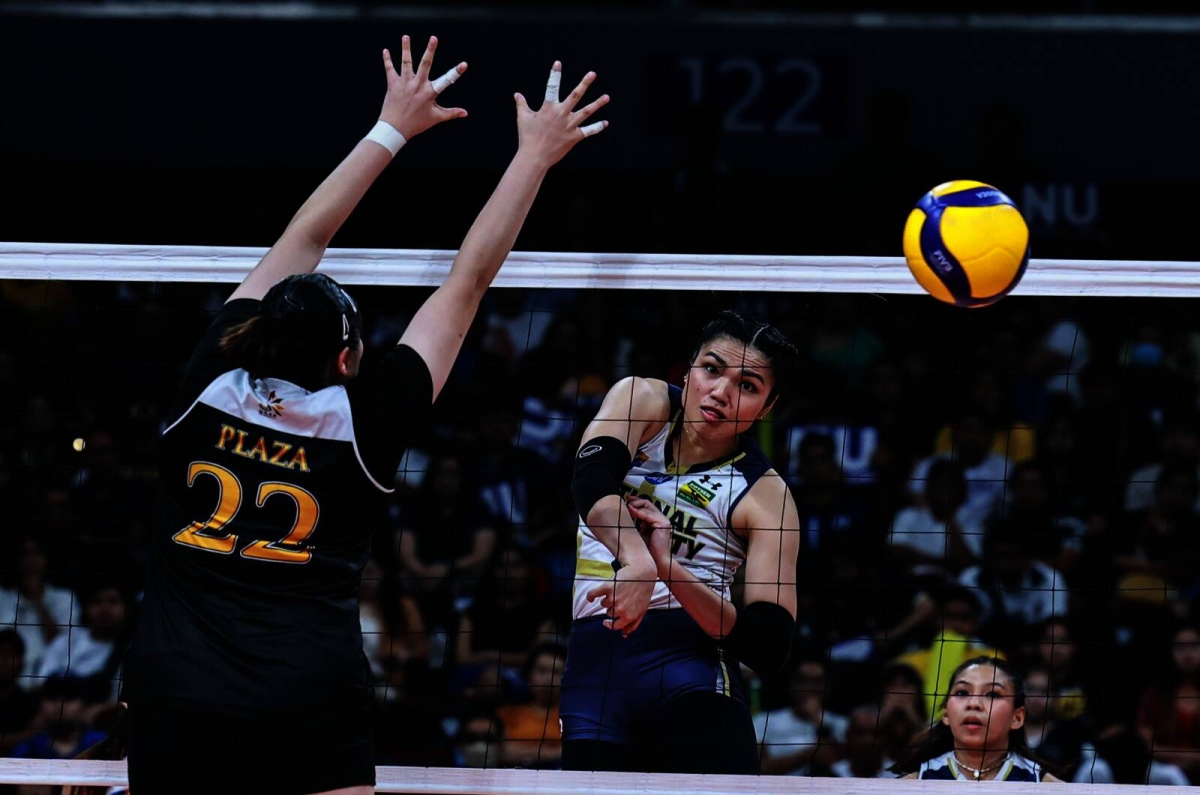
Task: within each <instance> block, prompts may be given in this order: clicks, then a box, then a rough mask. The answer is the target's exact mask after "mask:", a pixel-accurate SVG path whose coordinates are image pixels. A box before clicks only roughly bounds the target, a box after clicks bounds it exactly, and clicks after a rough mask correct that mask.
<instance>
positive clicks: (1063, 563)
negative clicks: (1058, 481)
mask: <svg viewBox="0 0 1200 795" xmlns="http://www.w3.org/2000/svg"><path fill="white" fill-rule="evenodd" d="M985 532H986V533H989V534H991V533H1006V532H1007V533H1012V532H1017V533H1020V534H1021V536H1022V538H1023V539H1024V549H1025V551H1026V553H1027V554H1028V555H1029V556H1030V557H1032V558H1034V559H1036V560H1040V561H1041V562H1043V563H1045V564H1046V565H1047V566H1050V567H1051V568H1053V569H1057V570H1058V571H1060V572H1062V573H1063V574H1064V575H1067V576H1069V575H1070V570H1071V568H1072V567H1073V566H1074V565H1075V563H1076V561H1077V559H1078V557H1079V555H1080V553H1081V552H1082V551H1083V542H1084V536H1085V534H1086V533H1087V524H1086V523H1085V522H1084V521H1083V519H1081V518H1080V517H1078V516H1074V515H1071V514H1067V513H1060V512H1059V511H1058V510H1056V507H1055V506H1054V504H1053V503H1052V502H1051V500H1050V488H1049V484H1048V483H1047V482H1046V473H1045V472H1043V471H1042V468H1041V467H1040V466H1039V465H1038V464H1036V463H1032V462H1030V463H1025V464H1019V465H1017V466H1016V467H1015V468H1014V469H1013V471H1012V474H1011V475H1010V476H1009V478H1008V500H1007V502H1006V503H1005V504H1004V505H1003V506H1002V508H1001V510H1000V512H999V513H996V514H993V515H992V521H991V522H989V523H988V526H987V529H986V531H985Z"/></svg>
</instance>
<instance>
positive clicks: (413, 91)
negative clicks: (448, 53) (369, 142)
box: [379, 36, 467, 140]
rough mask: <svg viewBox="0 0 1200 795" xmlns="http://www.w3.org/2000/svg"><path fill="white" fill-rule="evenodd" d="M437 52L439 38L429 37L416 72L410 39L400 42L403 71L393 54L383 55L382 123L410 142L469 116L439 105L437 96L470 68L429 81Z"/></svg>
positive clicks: (465, 66)
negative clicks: (442, 124)
mask: <svg viewBox="0 0 1200 795" xmlns="http://www.w3.org/2000/svg"><path fill="white" fill-rule="evenodd" d="M436 49H437V37H436V36H430V37H429V44H428V45H426V47H425V54H424V55H423V56H421V63H420V64H418V65H417V68H416V69H415V70H414V69H413V60H412V50H411V48H410V46H409V41H408V36H404V37H403V38H402V39H401V40H400V69H399V70H397V69H396V67H395V66H394V65H393V63H392V54H391V53H390V52H388V51H387V50H384V51H383V71H384V73H385V74H386V76H387V94H386V95H385V96H384V98H383V109H382V110H380V112H379V119H380V121H386V122H387V123H388V124H390V125H392V126H393V127H395V128H396V129H397V130H399V131H400V133H401V135H403V136H404V137H405V139H407V140H412V138H413V136H414V135H417V134H418V133H422V132H424V131H425V130H428V129H429V128H430V127H432V126H433V125H435V124H440V123H442V122H444V121H446V120H447V119H461V118H464V117H465V116H466V115H467V112H466V111H465V110H463V109H462V108H443V107H442V106H441V105H439V104H438V103H437V100H438V95H439V94H441V93H442V91H444V90H445V89H446V88H447V87H448V86H449V85H450V84H451V83H453V82H454V81H455V80H457V79H458V78H459V77H460V76H461V75H462V74H463V73H464V72H466V71H467V64H466V63H465V62H463V63H460V64H459V65H458V66H456V67H454V68H453V69H451V70H450V71H449V72H446V73H445V74H444V75H442V76H441V77H439V78H437V79H436V80H430V79H429V70H430V68H431V67H432V66H433V53H434V51H435V50H436Z"/></svg>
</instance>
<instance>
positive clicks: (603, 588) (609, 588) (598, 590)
mask: <svg viewBox="0 0 1200 795" xmlns="http://www.w3.org/2000/svg"><path fill="white" fill-rule="evenodd" d="M612 592H613V584H612V583H611V582H606V583H604V584H603V585H597V586H596V587H595V588H593V589H592V590H590V591H588V595H587V598H588V601H589V602H594V601H596V600H597V599H600V598H607V597H608V596H609V595H610V594H612Z"/></svg>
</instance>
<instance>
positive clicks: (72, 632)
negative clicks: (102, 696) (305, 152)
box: [37, 581, 129, 701]
mask: <svg viewBox="0 0 1200 795" xmlns="http://www.w3.org/2000/svg"><path fill="white" fill-rule="evenodd" d="M127 608H128V603H127V600H126V598H125V594H124V592H123V591H122V590H121V588H120V587H119V586H117V585H116V584H115V583H113V582H110V581H101V582H99V583H98V584H96V585H94V586H92V588H91V589H90V590H89V591H88V592H87V594H86V595H85V596H84V598H83V624H82V625H80V626H73V627H71V628H70V629H69V630H68V631H67V632H64V633H62V634H61V635H59V636H58V637H57V638H55V639H54V642H53V643H51V644H50V645H49V646H47V647H46V652H45V654H44V655H43V656H42V660H41V663H40V664H39V665H38V669H37V676H38V678H39V679H43V680H44V679H48V678H49V677H61V678H68V679H80V680H82V679H91V680H93V687H97V688H98V691H97V692H100V691H103V692H105V693H108V694H109V695H110V696H111V699H110V700H113V701H115V700H116V691H117V684H118V675H117V671H118V669H119V668H120V664H121V657H122V655H123V654H124V651H125V648H124V644H125V643H126V642H127V641H128V631H129V621H128V618H129V617H128V615H127Z"/></svg>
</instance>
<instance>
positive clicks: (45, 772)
mask: <svg viewBox="0 0 1200 795" xmlns="http://www.w3.org/2000/svg"><path fill="white" fill-rule="evenodd" d="M376 776H377V784H376V787H375V791H376V792H400V793H412V794H413V795H426V794H428V795H434V794H435V793H437V794H438V795H468V794H470V795H584V794H585V793H586V795H628V794H629V793H646V795H697V793H702V792H711V793H762V794H763V795H771V794H772V793H814V794H821V793H831V794H832V793H836V795H881V794H882V793H885V792H888V793H892V792H895V793H913V794H915V793H926V792H943V791H945V790H946V788H947V787H954V786H960V787H961V786H962V784H961V783H960V782H952V781H897V780H884V779H837V778H801V777H796V776H775V777H770V776H698V775H668V774H654V775H651V774H646V773H583V772H573V771H560V770H541V771H539V770H465V769H455V768H436V767H380V768H377V769H376ZM126 781H127V779H126V776H125V763H124V762H96V761H88V760H69V761H41V760H26V759H0V782H2V783H26V784H58V785H62V784H86V785H90V786H107V787H111V786H122V785H124V784H125V783H126ZM1037 786H1039V785H1037V784H1014V783H1008V782H1004V781H979V782H975V783H974V787H973V788H972V790H971V791H972V792H982V793H987V792H992V791H997V792H998V791H1003V792H1004V793H1006V795H1022V793H1025V792H1028V791H1029V790H1030V788H1033V787H1037ZM1069 787H1070V789H1071V791H1072V793H1076V795H1122V790H1124V791H1125V795H1133V791H1135V790H1136V791H1139V792H1140V791H1144V790H1145V787H1141V786H1124V787H1121V786H1117V785H1111V784H1108V785H1106V784H1071V785H1069ZM1187 789H1190V790H1197V789H1200V788H1198V787H1189V788H1187ZM1035 791H1037V790H1035ZM1172 791H1174V792H1179V791H1181V790H1172ZM1182 791H1186V790H1182Z"/></svg>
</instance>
